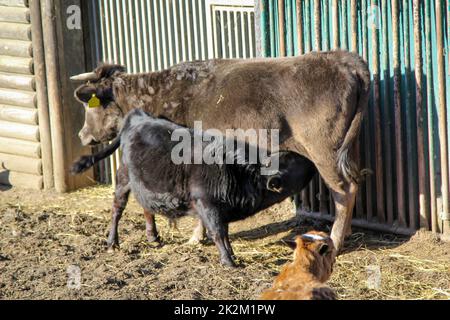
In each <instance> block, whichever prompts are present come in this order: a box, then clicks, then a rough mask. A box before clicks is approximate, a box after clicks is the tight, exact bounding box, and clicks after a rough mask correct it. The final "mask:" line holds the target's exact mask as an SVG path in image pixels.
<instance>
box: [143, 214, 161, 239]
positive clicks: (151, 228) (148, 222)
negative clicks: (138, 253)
mask: <svg viewBox="0 0 450 320" xmlns="http://www.w3.org/2000/svg"><path fill="white" fill-rule="evenodd" d="M144 216H145V233H146V235H147V240H148V242H150V243H153V242H156V243H160V242H161V239H160V237H159V234H158V230H157V229H156V223H155V214H154V213H151V212H150V211H148V210H146V209H144Z"/></svg>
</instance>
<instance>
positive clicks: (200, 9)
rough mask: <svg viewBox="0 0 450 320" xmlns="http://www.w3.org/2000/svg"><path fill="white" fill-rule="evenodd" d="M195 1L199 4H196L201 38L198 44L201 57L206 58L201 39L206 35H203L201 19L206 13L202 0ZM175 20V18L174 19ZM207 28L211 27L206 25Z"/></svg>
mask: <svg viewBox="0 0 450 320" xmlns="http://www.w3.org/2000/svg"><path fill="white" fill-rule="evenodd" d="M196 1H198V4H199V6H198V13H199V14H198V17H199V24H200V39H201V41H200V42H201V44H200V46H201V54H202V56H201V59H207V58H208V57H207V53H206V50H205V49H206V45H205V44H204V43H203V39H205V38H206V37H205V28H204V25H203V24H204V22H203V19H204V15H205V14H206V12H204V11H203V5H204V1H201V0H196ZM175 21H176V20H175ZM207 28H211V26H208V27H207Z"/></svg>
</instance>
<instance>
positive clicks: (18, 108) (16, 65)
mask: <svg viewBox="0 0 450 320" xmlns="http://www.w3.org/2000/svg"><path fill="white" fill-rule="evenodd" d="M27 6H28V1H25V0H0V184H6V185H14V186H19V187H27V188H33V189H42V188H43V187H44V179H43V166H42V152H41V151H42V148H41V139H40V131H39V117H38V108H37V107H38V105H37V97H36V79H35V76H34V64H33V47H32V41H31V39H32V32H31V19H30V10H29V8H28V7H27Z"/></svg>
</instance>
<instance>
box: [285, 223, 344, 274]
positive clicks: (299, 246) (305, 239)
mask: <svg viewBox="0 0 450 320" xmlns="http://www.w3.org/2000/svg"><path fill="white" fill-rule="evenodd" d="M287 243H288V244H289V245H290V246H291V247H292V248H293V249H294V250H295V251H294V262H293V263H294V264H296V265H297V266H299V267H300V268H301V269H307V271H308V272H310V273H312V274H313V275H314V276H315V277H316V278H317V279H318V280H319V281H320V282H326V281H327V280H328V279H329V278H330V276H331V273H332V272H333V265H334V261H335V256H334V250H335V247H334V244H333V241H332V240H331V238H330V237H329V236H328V235H327V234H326V233H324V232H320V231H310V232H308V233H306V234H303V235H301V236H297V237H296V239H295V241H288V242H287Z"/></svg>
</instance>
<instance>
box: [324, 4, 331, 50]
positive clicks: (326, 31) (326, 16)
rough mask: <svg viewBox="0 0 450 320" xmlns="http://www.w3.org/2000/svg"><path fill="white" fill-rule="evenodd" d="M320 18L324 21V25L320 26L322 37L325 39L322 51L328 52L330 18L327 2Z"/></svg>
mask: <svg viewBox="0 0 450 320" xmlns="http://www.w3.org/2000/svg"><path fill="white" fill-rule="evenodd" d="M322 17H323V20H324V22H325V23H324V24H323V25H322V30H323V37H324V38H325V42H323V46H322V50H323V51H328V50H330V34H329V28H330V24H329V17H330V9H329V5H328V0H325V2H324V5H323V10H322Z"/></svg>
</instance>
